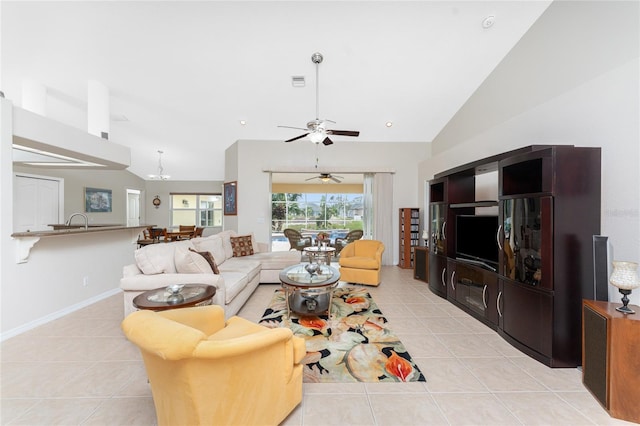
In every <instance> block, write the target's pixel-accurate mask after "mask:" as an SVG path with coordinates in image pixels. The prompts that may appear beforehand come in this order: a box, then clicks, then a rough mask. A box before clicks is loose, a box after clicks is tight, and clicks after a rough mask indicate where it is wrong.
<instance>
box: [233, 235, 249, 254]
mask: <svg viewBox="0 0 640 426" xmlns="http://www.w3.org/2000/svg"><path fill="white" fill-rule="evenodd" d="M229 239H230V241H231V248H232V249H233V257H243V256H251V255H252V254H253V244H252V242H251V240H252V238H251V235H238V236H237V237H230V238H229Z"/></svg>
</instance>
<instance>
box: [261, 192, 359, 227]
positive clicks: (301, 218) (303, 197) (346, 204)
mask: <svg viewBox="0 0 640 426" xmlns="http://www.w3.org/2000/svg"><path fill="white" fill-rule="evenodd" d="M271 210H272V220H271V230H272V232H281V231H282V230H284V229H286V228H295V229H302V228H305V229H362V215H363V204H362V194H332V193H325V194H290V193H274V194H272V195H271Z"/></svg>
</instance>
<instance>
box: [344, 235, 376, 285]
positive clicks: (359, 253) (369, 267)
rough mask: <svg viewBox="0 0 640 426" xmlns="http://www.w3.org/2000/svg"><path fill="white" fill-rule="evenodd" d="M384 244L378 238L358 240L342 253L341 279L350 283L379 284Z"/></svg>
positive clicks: (346, 247)
mask: <svg viewBox="0 0 640 426" xmlns="http://www.w3.org/2000/svg"><path fill="white" fill-rule="evenodd" d="M382 253H384V244H383V243H382V241H376V240H356V241H354V242H352V243H349V244H347V245H346V246H345V247H344V248H343V249H342V252H341V253H340V260H339V264H340V279H341V280H342V281H347V282H350V283H359V284H368V285H376V286H377V285H379V284H380V270H381V269H382Z"/></svg>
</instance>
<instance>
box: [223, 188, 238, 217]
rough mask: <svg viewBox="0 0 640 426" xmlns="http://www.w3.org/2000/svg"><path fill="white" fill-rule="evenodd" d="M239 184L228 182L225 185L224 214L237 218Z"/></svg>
mask: <svg viewBox="0 0 640 426" xmlns="http://www.w3.org/2000/svg"><path fill="white" fill-rule="evenodd" d="M237 202H238V182H236V181H233V182H226V183H225V184H224V214H225V216H235V215H237V214H238V210H237V209H238V206H237Z"/></svg>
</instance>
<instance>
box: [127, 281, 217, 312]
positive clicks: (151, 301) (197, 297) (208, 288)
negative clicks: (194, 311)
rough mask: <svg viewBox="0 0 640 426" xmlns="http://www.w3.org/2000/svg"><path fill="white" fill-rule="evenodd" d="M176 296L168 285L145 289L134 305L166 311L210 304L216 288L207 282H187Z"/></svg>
mask: <svg viewBox="0 0 640 426" xmlns="http://www.w3.org/2000/svg"><path fill="white" fill-rule="evenodd" d="M176 294H177V295H179V296H181V297H175V295H174V293H171V292H170V291H168V290H167V288H166V287H162V288H156V289H155V290H149V291H145V292H144V293H141V294H139V295H137V296H136V297H135V298H134V299H133V306H135V307H136V308H138V309H148V310H151V311H165V310H167V309H176V308H188V307H190V306H204V305H210V304H211V301H212V298H213V296H215V294H216V288H215V287H214V286H212V285H206V284H185V285H184V287H183V288H182V290H180V292H179V293H176Z"/></svg>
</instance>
